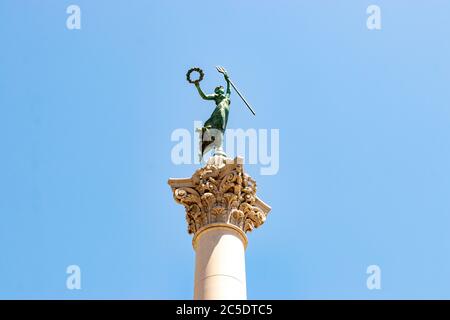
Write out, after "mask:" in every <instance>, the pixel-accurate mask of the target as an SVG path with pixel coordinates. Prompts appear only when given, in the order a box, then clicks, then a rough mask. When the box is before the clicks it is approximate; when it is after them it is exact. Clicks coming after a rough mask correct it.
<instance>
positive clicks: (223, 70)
mask: <svg viewBox="0 0 450 320" xmlns="http://www.w3.org/2000/svg"><path fill="white" fill-rule="evenodd" d="M216 69H217V71H219V72H220V73H222V74H227V71H226V70H225V68H224V67H221V66H217V67H216ZM228 81H230V84H231V86H232V87H233V89H234V90H235V91H236V92H237V94H238V95H239V97H241V99H242V101H244V103H245V105H246V106H247V108H249V109H250V111H251V112H252V113H253V115H254V116H256V113H255V111H253V109H252V107H251V106H250V104H249V103H248V102H247V100H245V98H244V96H243V95H242V94H241V93H240V92H239V90H238V88H236V86H235V85H234V83H233V81H231V79H230V78H228Z"/></svg>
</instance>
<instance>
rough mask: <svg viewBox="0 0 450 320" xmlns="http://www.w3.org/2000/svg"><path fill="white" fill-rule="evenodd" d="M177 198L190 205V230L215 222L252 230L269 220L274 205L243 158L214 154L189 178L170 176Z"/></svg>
mask: <svg viewBox="0 0 450 320" xmlns="http://www.w3.org/2000/svg"><path fill="white" fill-rule="evenodd" d="M168 183H169V185H170V186H171V188H172V191H173V196H174V199H175V201H176V202H177V203H180V204H182V205H183V206H184V207H185V208H186V221H187V224H188V232H189V233H195V232H197V231H198V230H199V229H200V228H201V227H203V226H206V225H209V224H211V223H228V224H233V225H235V226H237V227H238V228H240V229H241V230H242V231H244V232H247V231H252V230H253V229H254V228H258V227H259V226H261V225H262V224H263V223H264V221H265V220H266V217H267V214H268V213H269V211H270V209H271V208H270V207H269V206H268V205H267V204H265V203H264V202H263V201H261V200H260V199H258V197H257V196H256V182H255V180H253V179H252V178H251V177H250V176H249V175H247V174H246V173H244V169H243V165H242V159H241V158H235V159H234V160H233V159H229V158H225V157H223V156H214V157H212V158H210V159H209V161H208V163H207V164H206V166H205V167H203V168H200V169H198V170H197V171H195V173H194V174H193V175H192V177H191V178H187V179H169V182H168Z"/></svg>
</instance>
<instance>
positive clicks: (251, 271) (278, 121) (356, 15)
mask: <svg viewBox="0 0 450 320" xmlns="http://www.w3.org/2000/svg"><path fill="white" fill-rule="evenodd" d="M70 4H77V5H79V6H80V7H81V11H82V16H81V26H82V28H81V30H68V29H67V28H66V17H67V14H66V8H67V6H68V5H70ZM370 4H377V5H379V6H380V7H381V10H382V11H381V12H382V29H381V30H379V31H370V30H368V29H367V28H366V17H367V14H366V8H367V6H368V5H370ZM449 12H450V3H449V2H444V1H406V0H403V1H268V0H266V1H255V0H252V1H239V0H229V1H222V2H212V1H181V0H180V1H143V0H142V1H137V0H136V1H119V0H118V1H106V0H104V1H100V0H96V1H92V0H91V1H87V0H84V1H82V0H77V1H62V0H61V1H50V0H47V1H25V0H20V1H17V0H2V1H1V2H0V39H1V50H0V61H1V64H0V155H1V156H0V217H1V222H0V298H69V299H72V298H74V299H78V298H145V299H147V298H149V299H153V298H158V299H160V298H162V299H164V298H168V299H179V298H183V299H190V298H192V293H193V275H194V251H193V249H192V247H191V237H190V236H189V235H188V234H187V232H186V222H185V218H184V210H183V208H182V207H181V206H179V205H176V204H175V203H174V202H173V200H172V194H171V191H170V189H169V187H168V185H167V179H168V178H169V177H186V176H190V174H192V172H193V171H194V170H195V169H197V168H198V165H174V164H173V163H172V161H171V158H170V151H171V149H172V147H173V146H174V142H172V141H171V140H170V135H171V133H172V131H173V130H174V129H176V128H187V129H190V130H191V129H192V125H193V121H194V120H205V119H206V118H207V117H208V116H209V113H210V112H211V111H212V109H211V108H212V106H211V105H210V104H209V105H208V103H206V102H203V101H201V100H200V99H199V97H198V95H197V94H196V92H195V91H194V88H193V86H192V85H189V84H188V83H187V82H186V79H185V73H186V71H187V69H188V68H190V67H192V66H200V67H202V68H203V69H204V70H205V75H206V78H205V80H204V81H203V82H202V85H203V86H204V88H205V90H206V91H211V90H212V89H213V87H214V86H215V85H216V84H217V83H220V82H222V83H223V79H222V78H221V77H220V76H219V74H218V73H217V72H216V71H215V70H214V66H215V65H217V64H221V65H224V66H226V67H227V68H228V69H229V71H230V73H231V75H232V77H233V78H234V79H236V82H237V83H238V84H239V87H240V88H241V89H242V91H243V92H244V93H245V95H246V96H247V98H249V100H251V102H252V104H253V106H254V107H255V109H256V110H257V117H253V116H251V114H250V113H249V112H248V111H247V110H246V109H245V107H244V105H243V104H242V103H241V102H240V101H239V100H238V98H237V97H236V95H235V94H234V95H233V104H232V106H231V113H230V119H229V123H228V126H229V127H230V128H244V129H246V128H266V129H271V128H276V129H279V130H280V170H279V172H278V174H276V175H273V176H262V175H260V174H259V166H260V165H248V166H247V167H246V169H247V171H248V172H249V173H250V174H251V175H252V176H253V177H254V178H255V179H256V180H257V181H258V184H259V189H258V194H259V196H260V197H261V198H262V199H263V200H265V201H266V202H267V203H269V204H270V205H271V206H272V208H273V210H272V212H271V214H270V216H269V217H268V220H267V222H266V224H265V225H263V226H262V227H261V228H260V229H258V230H255V232H254V233H252V234H250V235H249V246H248V249H247V256H246V258H247V261H246V262H247V285H248V296H249V298H253V299H262V298H287V299H291V298H295V299H310V298H340V299H345V298H367V299H380V298H385V299H390V298H450V232H449V229H450V196H449V192H450V104H449V102H450V90H449V82H450V58H449V57H450V24H449V22H448V13H449ZM71 264H76V265H79V266H80V267H81V270H82V290H79V291H76V290H74V291H70V290H68V289H66V277H67V275H66V272H65V271H66V267H67V266H68V265H71ZM372 264H376V265H379V266H380V267H381V270H382V289H381V290H378V291H377V290H372V291H371V290H368V289H367V287H366V278H367V275H366V268H367V266H369V265H372Z"/></svg>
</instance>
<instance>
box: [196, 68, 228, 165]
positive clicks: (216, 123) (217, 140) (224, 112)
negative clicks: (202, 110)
mask: <svg viewBox="0 0 450 320" xmlns="http://www.w3.org/2000/svg"><path fill="white" fill-rule="evenodd" d="M219 72H220V73H222V74H223V75H224V77H225V80H226V82H227V90H226V91H225V89H224V87H222V86H218V87H216V88H215V89H214V94H208V95H206V94H205V93H204V92H203V91H202V89H201V88H200V82H199V81H195V82H194V84H195V87H196V88H197V90H198V93H199V94H200V96H201V97H202V98H203V99H205V100H214V102H215V103H216V107H215V109H214V111H213V113H212V114H211V116H210V117H209V119H208V120H206V122H205V124H204V126H203V127H202V128H200V129H199V130H201V131H200V160H201V159H202V158H203V155H204V154H205V153H206V152H208V151H209V150H210V149H211V148H212V147H215V154H222V155H224V153H223V149H222V140H223V134H224V133H225V129H226V127H227V122H228V114H229V111H230V103H231V101H230V95H231V89H230V80H229V78H228V74H227V72H226V71H225V69H221V70H220V71H219Z"/></svg>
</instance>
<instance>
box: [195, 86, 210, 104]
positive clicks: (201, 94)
mask: <svg viewBox="0 0 450 320" xmlns="http://www.w3.org/2000/svg"><path fill="white" fill-rule="evenodd" d="M194 84H195V87H196V88H197V91H198V93H199V94H200V97H202V98H203V99H205V100H214V95H213V94H208V95H206V94H205V93H204V92H203V91H202V89H201V88H200V84H199V83H198V82H195V83H194Z"/></svg>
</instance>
